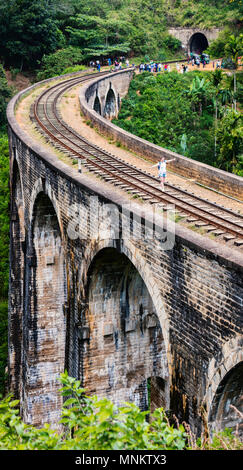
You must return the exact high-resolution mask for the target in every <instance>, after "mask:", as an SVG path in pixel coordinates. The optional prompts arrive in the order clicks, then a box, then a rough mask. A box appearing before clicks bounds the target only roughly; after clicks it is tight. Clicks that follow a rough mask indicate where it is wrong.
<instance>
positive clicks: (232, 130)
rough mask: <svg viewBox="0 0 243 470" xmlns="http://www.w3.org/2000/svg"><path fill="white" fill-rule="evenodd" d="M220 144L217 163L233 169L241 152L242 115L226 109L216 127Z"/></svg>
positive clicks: (242, 143)
mask: <svg viewBox="0 0 243 470" xmlns="http://www.w3.org/2000/svg"><path fill="white" fill-rule="evenodd" d="M217 139H218V144H219V146H220V153H219V156H218V165H219V167H220V168H222V169H223V170H226V171H231V172H232V171H233V169H234V167H235V166H236V165H237V164H238V161H239V155H240V154H242V152H243V117H242V114H241V113H239V112H236V111H234V110H233V111H232V110H228V111H227V112H226V113H225V115H224V117H223V118H222V119H221V121H220V123H219V125H218V129H217Z"/></svg>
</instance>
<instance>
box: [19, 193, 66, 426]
mask: <svg viewBox="0 0 243 470" xmlns="http://www.w3.org/2000/svg"><path fill="white" fill-rule="evenodd" d="M27 260H28V265H27V269H26V291H27V294H26V319H25V321H26V324H27V325H26V326H27V327H28V336H27V337H26V338H25V351H24V354H25V361H24V362H25V371H24V405H23V417H24V419H25V421H26V422H29V423H31V424H34V425H37V426H39V425H40V426H41V425H43V424H44V423H46V422H47V423H51V424H52V425H53V426H55V424H56V423H57V421H58V419H59V417H60V411H61V405H62V398H61V396H60V393H59V391H58V390H59V388H60V384H59V382H58V380H57V379H58V376H59V375H60V373H61V372H63V371H64V361H65V329H66V328H65V318H64V312H63V305H64V303H65V300H66V281H65V261H64V250H63V241H62V236H61V230H60V226H59V222H58V217H57V213H56V211H55V208H54V205H53V203H52V201H51V199H50V198H49V196H48V195H47V194H45V193H44V192H43V191H42V192H40V193H39V194H38V195H37V197H36V200H35V202H34V205H33V213H32V220H31V230H30V241H29V246H28V251H27Z"/></svg>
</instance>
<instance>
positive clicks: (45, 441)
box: [0, 373, 242, 450]
mask: <svg viewBox="0 0 243 470" xmlns="http://www.w3.org/2000/svg"><path fill="white" fill-rule="evenodd" d="M60 380H61V383H62V389H61V391H62V394H63V396H64V397H66V400H65V402H64V405H63V410H62V417H61V420H60V424H62V425H63V429H64V430H63V431H62V432H60V433H58V432H57V431H53V430H51V429H50V426H49V425H45V426H44V427H43V428H42V429H36V428H34V427H33V426H29V425H26V424H24V423H23V422H22V420H21V418H20V417H19V411H18V409H17V406H18V401H17V400H14V401H11V397H6V398H4V399H3V400H2V401H1V402H0V449H2V450H7V449H14V450H161V449H163V450H183V449H199V448H201V449H202V448H205V449H208V448H210V449H225V448H226V449H232V448H242V446H241V443H240V441H238V440H237V439H236V438H235V437H234V436H232V434H231V433H230V432H229V431H227V433H226V434H225V433H223V434H222V433H221V434H217V436H216V437H215V438H214V440H213V442H212V444H209V442H208V441H206V442H205V441H204V442H203V444H202V443H201V442H200V441H198V443H196V442H194V441H193V439H192V437H191V435H190V430H189V431H188V430H187V431H186V428H187V426H185V427H184V426H183V425H179V424H178V426H177V427H174V426H171V425H170V423H169V422H168V419H167V417H166V414H165V412H164V410H163V409H162V408H159V409H157V410H155V412H154V413H153V414H152V415H150V419H149V421H148V420H147V419H146V417H147V415H148V413H149V412H147V411H145V412H142V411H140V409H139V408H138V407H137V406H135V405H134V404H131V403H125V404H124V405H123V406H121V407H116V406H115V405H114V404H113V403H112V402H111V401H109V400H108V399H106V398H103V399H99V398H97V397H96V396H92V397H88V396H86V395H85V394H84V389H82V388H81V387H80V382H79V381H78V380H76V379H74V378H72V377H69V376H68V374H67V373H64V374H62V375H61V378H60ZM233 446H234V447H233Z"/></svg>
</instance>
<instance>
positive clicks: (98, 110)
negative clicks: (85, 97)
mask: <svg viewBox="0 0 243 470" xmlns="http://www.w3.org/2000/svg"><path fill="white" fill-rule="evenodd" d="M94 110H95V111H96V113H98V114H100V115H101V104H100V100H99V97H98V96H96V97H95V100H94Z"/></svg>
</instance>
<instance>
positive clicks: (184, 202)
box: [31, 72, 243, 248]
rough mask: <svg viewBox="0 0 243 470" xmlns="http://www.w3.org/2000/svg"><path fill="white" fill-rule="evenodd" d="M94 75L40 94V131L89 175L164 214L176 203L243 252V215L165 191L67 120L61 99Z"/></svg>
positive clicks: (35, 108) (182, 213)
mask: <svg viewBox="0 0 243 470" xmlns="http://www.w3.org/2000/svg"><path fill="white" fill-rule="evenodd" d="M102 75H107V72H102V73H99V77H100V76H102ZM94 76H95V75H94V74H90V75H85V76H82V77H75V78H71V79H70V78H69V79H68V80H64V81H62V82H59V83H57V84H55V85H53V86H52V87H50V88H48V89H46V90H45V91H43V92H42V93H41V94H40V95H39V97H38V98H37V99H36V101H35V103H34V104H33V105H32V107H31V119H32V121H33V122H34V123H35V125H36V127H37V128H38V130H39V132H41V133H42V134H43V135H44V136H45V138H46V140H47V141H48V142H49V143H51V144H52V145H54V146H55V147H56V148H57V149H58V150H60V151H63V152H64V153H66V154H67V155H68V156H69V157H70V158H72V159H75V160H79V159H80V160H81V162H82V163H83V164H84V165H85V167H86V169H87V170H88V171H89V172H92V173H95V174H96V176H100V177H102V179H104V180H105V181H107V182H109V183H110V184H113V185H115V186H117V187H119V188H121V189H123V190H125V191H127V192H129V193H130V194H133V195H134V196H135V197H139V198H141V199H143V200H144V201H147V202H149V203H151V204H158V205H159V206H160V207H161V208H163V209H164V210H167V209H168V208H169V207H171V206H172V205H173V206H174V207H175V210H176V212H177V214H178V217H179V219H180V218H181V219H184V220H185V221H186V222H187V223H188V224H191V225H193V226H195V227H197V228H202V229H203V231H204V233H213V234H214V235H215V236H218V237H220V238H222V239H224V240H225V241H227V242H229V243H230V244H231V245H235V246H238V247H241V248H243V215H241V214H238V213H236V212H234V211H232V210H229V209H226V208H224V207H222V206H219V205H218V204H216V203H212V202H210V201H208V200H207V199H202V198H200V197H198V196H196V195H194V194H193V193H189V192H188V191H186V190H183V189H181V188H178V187H176V186H173V185H171V184H169V183H166V184H165V191H164V192H162V191H161V189H160V185H159V181H158V179H157V178H156V177H154V176H153V175H152V174H150V173H148V172H145V171H142V170H140V169H139V168H137V167H136V166H134V165H131V164H128V163H126V162H125V161H123V160H122V159H120V158H118V157H116V156H114V155H112V154H111V153H109V152H107V151H105V150H103V149H101V148H99V147H97V146H96V145H94V144H92V143H90V142H88V141H87V140H86V139H85V138H83V137H82V136H81V135H79V134H78V133H77V132H75V131H74V129H72V128H71V127H70V126H69V125H68V124H67V123H65V122H64V120H63V119H62V117H61V114H60V110H59V103H60V100H61V98H62V97H63V95H64V94H65V93H66V92H67V91H68V90H70V89H71V88H73V87H74V86H76V85H79V84H82V83H83V82H85V81H87V80H90V79H91V78H94Z"/></svg>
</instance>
